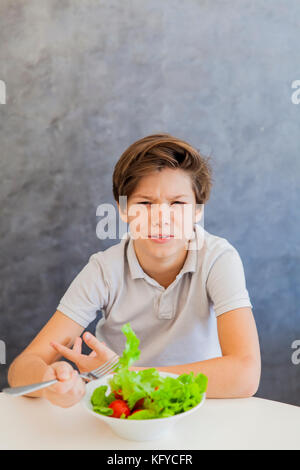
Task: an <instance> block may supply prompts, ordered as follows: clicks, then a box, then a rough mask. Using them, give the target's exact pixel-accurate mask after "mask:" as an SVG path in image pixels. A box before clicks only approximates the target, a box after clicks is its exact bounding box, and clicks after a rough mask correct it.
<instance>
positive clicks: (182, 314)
mask: <svg viewBox="0 0 300 470" xmlns="http://www.w3.org/2000/svg"><path fill="white" fill-rule="evenodd" d="M189 246H190V247H191V249H189V250H188V254H187V257H186V260H185V263H184V265H183V267H182V269H181V271H180V272H179V274H178V275H177V277H176V279H175V280H174V281H173V282H172V284H170V285H169V286H168V287H167V288H164V287H163V286H161V285H160V284H159V283H158V282H157V281H155V280H154V279H152V278H151V277H150V276H148V275H147V274H146V273H145V272H144V271H143V269H142V267H141V265H140V264H139V262H138V260H137V257H136V254H135V250H134V244H133V239H132V238H131V236H130V232H127V233H126V234H125V237H124V238H123V239H121V241H120V242H119V243H118V244H116V245H113V246H111V247H110V248H107V249H106V250H104V251H99V252H98V253H94V254H93V255H91V256H90V258H89V261H88V263H87V264H86V265H85V266H84V268H83V269H82V270H81V271H80V272H79V274H78V275H77V276H76V277H75V279H74V280H73V281H72V283H71V284H70V286H69V288H68V289H67V291H66V293H65V294H64V296H63V297H62V298H61V300H60V303H59V305H58V306H57V310H59V311H60V312H62V313H64V314H65V315H67V316H68V317H70V318H72V319H73V320H75V321H76V322H77V323H79V324H80V325H82V326H83V327H84V328H86V327H87V326H88V324H89V323H90V322H92V321H93V320H94V319H95V318H96V316H97V311H98V310H101V311H102V313H103V316H102V318H101V319H100V320H99V322H98V324H97V326H96V333H95V334H96V336H97V338H99V339H100V340H101V341H105V343H106V344H107V346H108V347H109V348H111V349H112V350H114V351H115V352H116V353H117V354H119V355H121V354H122V352H123V349H124V346H125V342H126V338H125V336H124V334H123V333H122V331H121V328H122V326H123V325H124V324H125V323H127V322H130V324H131V326H132V329H133V330H134V332H135V334H136V335H137V337H138V338H139V339H140V345H139V349H140V351H141V355H140V359H139V361H136V362H135V365H136V366H145V367H146V366H147V367H148V366H150V367H151V366H153V367H155V366H165V365H176V364H185V363H190V362H197V361H204V360H206V359H211V358H213V357H220V356H222V352H221V348H220V344H219V339H218V332H217V321H216V317H217V316H218V315H222V314H223V313H225V312H228V311H229V310H233V309H236V308H239V307H251V308H252V304H251V302H250V299H249V294H248V291H247V288H246V282H245V274H244V268H243V264H242V261H241V258H240V256H239V254H238V252H237V250H236V249H235V248H234V247H233V246H232V245H231V244H230V243H229V242H228V241H227V240H226V239H225V238H221V237H218V236H215V235H212V234H210V233H208V232H207V231H206V230H204V229H203V228H202V227H201V226H200V225H198V224H195V239H194V240H192V241H190V245H189Z"/></svg>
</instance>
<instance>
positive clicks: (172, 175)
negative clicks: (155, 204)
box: [132, 168, 194, 198]
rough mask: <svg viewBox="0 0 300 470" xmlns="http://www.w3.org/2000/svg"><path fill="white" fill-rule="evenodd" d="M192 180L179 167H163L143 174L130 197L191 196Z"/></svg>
mask: <svg viewBox="0 0 300 470" xmlns="http://www.w3.org/2000/svg"><path fill="white" fill-rule="evenodd" d="M193 194H194V192H193V188H192V180H191V177H190V176H189V174H188V173H187V172H186V171H184V170H181V169H177V168H176V169H171V168H165V169H163V170H161V171H154V172H151V173H149V174H147V175H145V176H143V177H142V178H141V179H140V180H139V182H138V184H137V186H136V187H135V189H134V191H133V193H132V197H153V198H155V197H159V196H165V197H170V198H171V197H179V196H183V197H191V196H193Z"/></svg>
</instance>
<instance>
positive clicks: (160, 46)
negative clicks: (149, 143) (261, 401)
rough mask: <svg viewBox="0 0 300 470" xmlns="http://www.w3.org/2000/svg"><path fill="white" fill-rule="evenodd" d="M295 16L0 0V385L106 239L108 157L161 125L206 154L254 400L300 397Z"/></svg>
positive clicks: (168, 1) (206, 5)
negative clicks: (252, 360)
mask: <svg viewBox="0 0 300 470" xmlns="http://www.w3.org/2000/svg"><path fill="white" fill-rule="evenodd" d="M299 17H300V4H299V1H298V0H289V1H287V0H273V1H272V2H263V1H258V0H252V1H248V0H247V1H246V0H245V1H242V0H215V1H214V2H211V1H209V0H201V1H200V0H190V1H182V0H165V1H164V2H161V1H158V0H153V1H149V2H141V1H140V0H131V1H126V2H124V1H121V0H110V1H109V2H104V1H99V0H98V1H96V0H94V1H93V0H77V1H74V0H72V1H71V0H69V1H68V0H57V1H55V0H48V1H43V2H41V1H39V0H30V1H25V0H15V1H13V0H2V1H1V6H0V79H2V80H4V81H5V83H6V86H7V103H6V104H5V105H0V142H1V150H0V152H1V160H0V174H1V186H0V207H1V227H0V230H1V253H0V256H1V259H0V282H1V309H0V315H1V317H0V339H1V340H4V341H5V343H6V348H7V350H6V352H7V360H6V361H7V364H6V365H0V373H1V380H0V387H1V388H2V387H3V385H4V384H5V383H6V373H7V368H8V366H9V364H10V363H11V361H12V360H13V358H14V357H15V356H16V355H17V354H18V353H20V352H21V350H22V349H23V348H24V347H25V346H26V345H27V344H28V343H29V341H31V339H32V338H33V337H34V336H35V335H36V333H37V332H38V331H39V329H40V328H41V327H42V326H43V325H44V324H45V323H46V321H47V320H48V319H49V318H50V316H51V315H52V314H53V312H54V311H55V310H56V307H57V304H58V301H59V299H60V297H61V296H62V295H63V294H64V292H65V290H66V289H67V287H68V286H69V284H70V282H71V281H72V279H73V278H74V277H75V275H76V274H77V273H78V272H79V271H80V270H81V269H82V268H83V266H84V265H85V264H86V263H87V261H88V258H89V256H90V255H91V254H92V253H94V252H96V251H99V250H103V249H105V248H107V247H109V246H110V245H111V244H112V241H110V240H106V241H101V240H99V239H98V238H97V237H96V233H95V230H96V225H97V222H98V220H99V219H98V217H96V208H97V206H98V205H99V204H101V203H103V202H113V196H112V183H111V175H112V171H113V167H114V165H115V163H116V161H117V160H118V158H119V156H120V155H121V153H122V152H123V151H124V150H125V148H127V147H128V145H130V144H131V143H132V142H133V141H135V140H137V139H139V138H141V137H143V136H145V135H147V134H150V133H154V132H156V131H163V132H169V133H171V134H173V135H176V136H178V137H180V138H183V139H185V140H187V141H189V142H190V143H191V144H192V145H194V146H195V147H197V148H200V149H201V150H202V151H203V152H204V153H206V154H211V155H212V157H213V168H214V187H213V191H212V195H211V199H210V201H209V202H208V204H207V206H206V211H205V228H206V230H208V231H209V232H211V233H213V234H216V235H219V236H222V237H225V238H227V239H228V240H229V241H230V242H231V243H232V244H233V245H234V246H235V247H236V248H237V249H238V251H239V253H240V255H241V257H242V260H243V263H244V268H245V273H246V279H247V287H248V290H249V293H250V296H251V301H252V303H253V306H254V309H253V311H254V315H255V319H256V322H257V326H258V330H259V336H260V342H261V351H262V366H263V368H262V380H261V385H260V389H259V391H258V393H257V396H259V397H265V398H269V399H273V400H280V401H283V402H286V403H291V404H296V405H300V380H299V379H300V365H299V366H296V365H293V364H292V361H291V355H292V349H291V344H292V342H293V341H294V340H295V339H300V321H299V315H300V308H299V298H300V291H299V286H300V244H299V228H300V222H299V210H298V208H299V188H300V184H299V183H300V159H299V128H300V105H295V104H293V103H292V101H291V95H292V92H293V90H292V88H291V84H292V82H293V81H294V80H296V79H300V72H299V47H298V44H299V39H300V33H299V31H300V28H299V26H300V24H299V23H300V20H299ZM93 327H94V325H91V326H90V328H91V329H93Z"/></svg>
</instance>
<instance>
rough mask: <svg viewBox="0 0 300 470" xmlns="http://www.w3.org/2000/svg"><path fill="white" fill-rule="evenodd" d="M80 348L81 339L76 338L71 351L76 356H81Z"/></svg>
mask: <svg viewBox="0 0 300 470" xmlns="http://www.w3.org/2000/svg"><path fill="white" fill-rule="evenodd" d="M81 346H82V339H81V338H80V336H77V338H76V339H75V341H74V344H73V348H72V350H73V351H74V352H75V353H77V354H81Z"/></svg>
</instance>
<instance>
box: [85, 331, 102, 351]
mask: <svg viewBox="0 0 300 470" xmlns="http://www.w3.org/2000/svg"><path fill="white" fill-rule="evenodd" d="M83 340H84V341H85V343H86V344H87V345H88V347H89V348H91V349H93V350H94V351H95V352H96V355H99V354H100V355H101V354H103V353H104V352H107V349H108V348H107V347H106V346H104V344H103V343H101V342H100V341H99V340H98V339H97V338H96V336H94V335H92V334H91V333H85V334H84V335H83Z"/></svg>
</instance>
